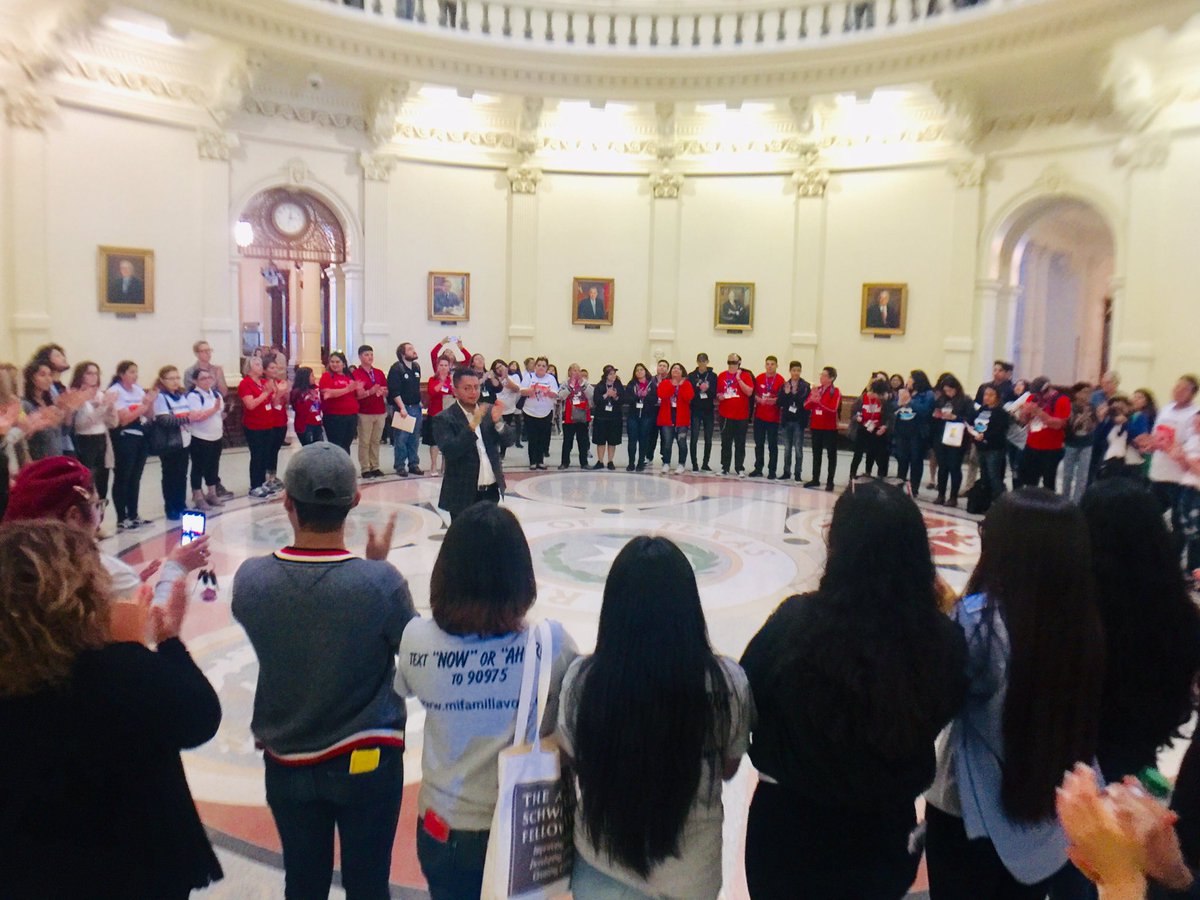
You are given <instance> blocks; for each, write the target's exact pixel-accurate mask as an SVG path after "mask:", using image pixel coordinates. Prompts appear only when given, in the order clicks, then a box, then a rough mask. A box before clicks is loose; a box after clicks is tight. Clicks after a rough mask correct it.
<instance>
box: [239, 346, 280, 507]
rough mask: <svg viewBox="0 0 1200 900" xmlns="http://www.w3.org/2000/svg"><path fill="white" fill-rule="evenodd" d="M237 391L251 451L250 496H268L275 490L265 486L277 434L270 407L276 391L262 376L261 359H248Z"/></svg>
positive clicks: (243, 424) (244, 428)
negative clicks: (272, 446) (269, 460)
mask: <svg viewBox="0 0 1200 900" xmlns="http://www.w3.org/2000/svg"><path fill="white" fill-rule="evenodd" d="M237 392H238V397H239V399H240V400H241V401H242V429H243V430H244V431H245V433H246V446H247V447H248V448H249V449H250V496H251V497H269V496H271V494H272V493H273V491H272V490H271V489H270V488H268V487H267V486H266V481H267V459H268V457H269V456H270V453H271V443H272V441H273V440H274V438H275V435H274V433H273V432H272V431H271V428H272V425H273V421H272V416H271V409H270V408H269V406H268V404H269V403H270V402H271V400H272V398H274V396H275V391H274V390H273V388H272V387H271V385H270V384H269V383H268V382H267V379H266V377H265V376H264V375H263V361H262V357H261V356H251V357H250V358H249V359H248V360H246V374H245V376H244V377H243V378H242V381H241V383H240V384H239V385H238V391H237Z"/></svg>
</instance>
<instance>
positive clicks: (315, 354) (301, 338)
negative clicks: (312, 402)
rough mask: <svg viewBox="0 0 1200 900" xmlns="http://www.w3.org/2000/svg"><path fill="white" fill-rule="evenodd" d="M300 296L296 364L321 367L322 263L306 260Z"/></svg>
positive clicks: (297, 306) (318, 369)
mask: <svg viewBox="0 0 1200 900" xmlns="http://www.w3.org/2000/svg"><path fill="white" fill-rule="evenodd" d="M300 279H301V287H300V292H299V293H300V296H299V297H297V298H296V300H297V303H296V304H295V310H296V332H297V338H298V341H297V344H296V365H298V366H309V367H311V368H312V370H313V372H317V373H319V372H322V371H323V369H322V368H321V264H320V263H312V262H306V263H304V267H303V269H301V274H300Z"/></svg>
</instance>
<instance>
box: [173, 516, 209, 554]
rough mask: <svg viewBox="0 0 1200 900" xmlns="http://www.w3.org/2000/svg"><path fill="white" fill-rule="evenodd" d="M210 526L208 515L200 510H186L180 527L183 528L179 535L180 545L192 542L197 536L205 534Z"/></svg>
mask: <svg viewBox="0 0 1200 900" xmlns="http://www.w3.org/2000/svg"><path fill="white" fill-rule="evenodd" d="M207 526H208V517H207V516H206V515H204V513H202V512H199V511H198V510H194V509H188V510H184V512H183V515H182V517H181V518H180V527H181V528H182V529H183V531H182V533H181V534H180V535H179V546H181V547H183V546H186V545H187V544H190V543H191V542H192V541H194V540H195V539H196V538H198V537H200V536H201V535H202V534H204V531H205V529H206V528H207Z"/></svg>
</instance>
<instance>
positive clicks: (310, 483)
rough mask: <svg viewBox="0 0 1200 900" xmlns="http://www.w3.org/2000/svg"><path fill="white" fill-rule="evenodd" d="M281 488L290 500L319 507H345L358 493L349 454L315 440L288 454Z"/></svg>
mask: <svg viewBox="0 0 1200 900" xmlns="http://www.w3.org/2000/svg"><path fill="white" fill-rule="evenodd" d="M283 486H284V488H285V489H286V490H287V494H288V496H289V497H291V498H292V499H293V500H298V501H299V502H301V503H315V504H318V505H320V506H349V505H350V504H351V503H353V502H354V495H355V494H356V493H357V492H358V474H357V473H356V472H355V471H354V463H352V462H351V461H350V455H349V454H348V453H346V451H345V450H343V449H342V448H341V447H339V446H337V445H336V444H331V443H329V441H317V442H316V443H315V444H309V445H308V446H307V447H303V448H301V449H300V450H299V451H297V452H296V453H294V454H292V458H291V461H290V462H288V467H287V471H285V472H284V473H283Z"/></svg>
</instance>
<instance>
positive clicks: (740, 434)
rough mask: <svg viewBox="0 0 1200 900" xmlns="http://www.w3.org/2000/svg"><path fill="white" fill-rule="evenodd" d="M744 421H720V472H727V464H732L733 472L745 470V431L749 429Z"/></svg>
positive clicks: (728, 469)
mask: <svg viewBox="0 0 1200 900" xmlns="http://www.w3.org/2000/svg"><path fill="white" fill-rule="evenodd" d="M749 424H750V423H749V422H748V421H747V420H746V419H722V420H721V471H722V472H729V471H730V468H729V463H730V461H731V459H730V458H731V457H732V462H733V471H735V472H744V471H745V470H746V429H747V428H748V427H749Z"/></svg>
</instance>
